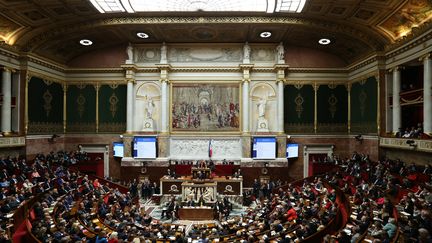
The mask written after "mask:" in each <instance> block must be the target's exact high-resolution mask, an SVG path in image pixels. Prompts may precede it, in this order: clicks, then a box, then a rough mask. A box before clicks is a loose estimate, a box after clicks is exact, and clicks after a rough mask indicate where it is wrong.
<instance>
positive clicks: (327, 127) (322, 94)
mask: <svg viewBox="0 0 432 243" xmlns="http://www.w3.org/2000/svg"><path fill="white" fill-rule="evenodd" d="M317 106H318V107H317V119H318V126H317V132H319V133H335V132H339V133H346V132H348V91H347V89H346V87H345V85H336V86H330V85H320V86H319V89H318V91H317Z"/></svg>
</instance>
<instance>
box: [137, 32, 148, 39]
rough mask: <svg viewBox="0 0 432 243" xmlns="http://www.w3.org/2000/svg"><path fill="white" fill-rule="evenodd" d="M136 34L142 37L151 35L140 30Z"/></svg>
mask: <svg viewBox="0 0 432 243" xmlns="http://www.w3.org/2000/svg"><path fill="white" fill-rule="evenodd" d="M136 35H137V36H138V37H139V38H141V39H147V38H149V37H150V36H149V35H148V34H147V33H144V32H138V33H136Z"/></svg>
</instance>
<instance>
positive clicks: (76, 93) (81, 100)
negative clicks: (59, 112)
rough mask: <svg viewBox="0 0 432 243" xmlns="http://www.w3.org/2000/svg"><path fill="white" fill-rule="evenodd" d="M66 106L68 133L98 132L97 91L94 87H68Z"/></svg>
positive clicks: (89, 85) (90, 85)
mask: <svg viewBox="0 0 432 243" xmlns="http://www.w3.org/2000/svg"><path fill="white" fill-rule="evenodd" d="M66 106H67V109H66V110H67V116H66V117H67V125H66V131H67V132H71V133H94V132H96V89H95V86H94V85H92V84H87V85H68V89H67V102H66Z"/></svg>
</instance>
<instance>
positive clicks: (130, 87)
mask: <svg viewBox="0 0 432 243" xmlns="http://www.w3.org/2000/svg"><path fill="white" fill-rule="evenodd" d="M133 93H134V82H133V80H132V79H128V80H127V99H126V132H127V133H132V131H133V103H134V94H133Z"/></svg>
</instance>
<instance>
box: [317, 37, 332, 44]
mask: <svg viewBox="0 0 432 243" xmlns="http://www.w3.org/2000/svg"><path fill="white" fill-rule="evenodd" d="M318 43H320V44H321V45H328V44H330V43H331V41H330V39H326V38H322V39H320V40H319V41H318Z"/></svg>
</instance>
